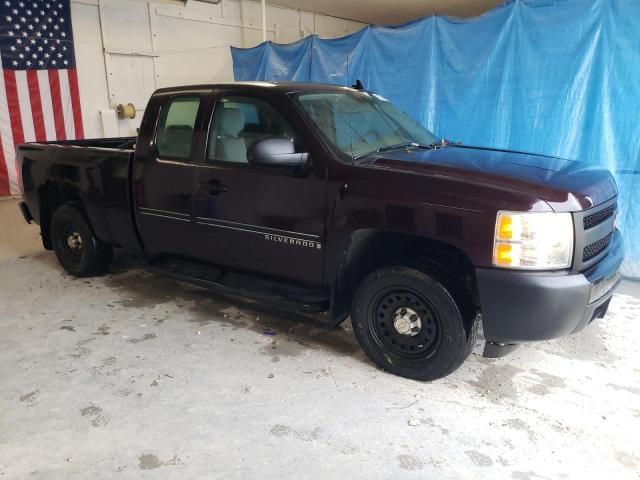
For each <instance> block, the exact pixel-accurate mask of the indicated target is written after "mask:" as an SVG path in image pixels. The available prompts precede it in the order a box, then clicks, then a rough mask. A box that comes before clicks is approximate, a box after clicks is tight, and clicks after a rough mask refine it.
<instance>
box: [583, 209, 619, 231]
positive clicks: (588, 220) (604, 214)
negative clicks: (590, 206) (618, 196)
mask: <svg viewBox="0 0 640 480" xmlns="http://www.w3.org/2000/svg"><path fill="white" fill-rule="evenodd" d="M615 212H616V204H615V203H614V204H613V205H610V206H608V207H607V208H603V209H602V210H600V211H599V212H596V213H592V214H591V215H587V216H586V217H584V218H583V219H582V223H583V225H584V229H585V230H589V229H590V228H593V227H595V226H596V225H599V224H601V223H602V222H604V221H605V220H606V219H608V218H609V217H611V216H612V215H613V214H614V213H615Z"/></svg>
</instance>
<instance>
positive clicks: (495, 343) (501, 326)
mask: <svg viewBox="0 0 640 480" xmlns="http://www.w3.org/2000/svg"><path fill="white" fill-rule="evenodd" d="M623 258H624V246H623V244H622V238H621V236H620V233H619V232H618V231H617V230H616V231H614V234H613V238H612V240H611V245H610V247H609V252H608V253H607V255H606V256H605V257H604V258H602V259H601V260H600V261H599V262H598V263H597V264H596V265H594V266H593V267H591V268H590V269H589V270H587V271H585V272H582V273H574V272H566V271H565V272H526V271H515V270H501V269H497V268H478V269H476V277H477V281H478V290H479V292H480V302H481V308H482V319H483V328H484V335H485V339H486V341H487V347H486V348H485V356H501V352H502V354H504V353H508V351H510V349H512V347H511V346H512V345H514V344H519V343H524V342H531V341H536V340H548V339H551V338H557V337H562V336H564V335H568V334H571V333H575V332H579V331H580V330H582V329H583V328H584V327H585V326H586V325H588V324H589V323H591V322H592V321H593V320H595V319H596V318H602V317H603V316H604V315H605V313H606V311H607V308H608V307H609V301H610V300H611V296H612V295H613V292H614V290H615V287H616V286H617V285H618V283H619V282H620V278H621V277H620V265H621V264H622V260H623ZM510 347H511V348H510Z"/></svg>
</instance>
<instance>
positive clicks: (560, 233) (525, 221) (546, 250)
mask: <svg viewBox="0 0 640 480" xmlns="http://www.w3.org/2000/svg"><path fill="white" fill-rule="evenodd" d="M572 255H573V220H572V218H571V214H570V213H553V212H530V213H522V212H507V211H499V212H498V217H497V219H496V233H495V237H494V241H493V265H495V266H496V267H502V268H522V269H531V270H551V269H561V268H569V267H570V266H571V258H572Z"/></svg>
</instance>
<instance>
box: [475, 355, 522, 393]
mask: <svg viewBox="0 0 640 480" xmlns="http://www.w3.org/2000/svg"><path fill="white" fill-rule="evenodd" d="M522 372H524V370H522V369H521V368H517V367H514V366H512V365H494V364H490V365H489V366H488V367H487V368H486V369H485V370H484V371H483V372H482V373H481V374H480V376H479V377H478V380H467V383H469V384H470V385H473V386H474V387H476V388H477V389H478V391H479V393H480V394H482V395H485V396H487V397H488V398H489V400H491V401H493V402H497V401H500V400H502V399H504V398H509V399H512V400H516V399H517V398H518V391H517V389H516V387H515V384H514V381H513V379H514V377H515V376H516V375H518V374H520V373H522Z"/></svg>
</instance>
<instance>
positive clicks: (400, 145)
mask: <svg viewBox="0 0 640 480" xmlns="http://www.w3.org/2000/svg"><path fill="white" fill-rule="evenodd" d="M438 145H439V143H438ZM409 147H413V148H424V149H432V148H435V147H434V146H433V144H431V145H422V144H420V143H417V142H404V143H395V144H393V145H387V146H385V147H380V148H377V149H376V150H373V151H371V152H367V153H363V154H362V155H358V156H356V157H353V159H354V160H358V159H360V158H363V157H367V156H369V155H373V154H374V153H380V152H387V151H389V150H400V149H402V148H409Z"/></svg>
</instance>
